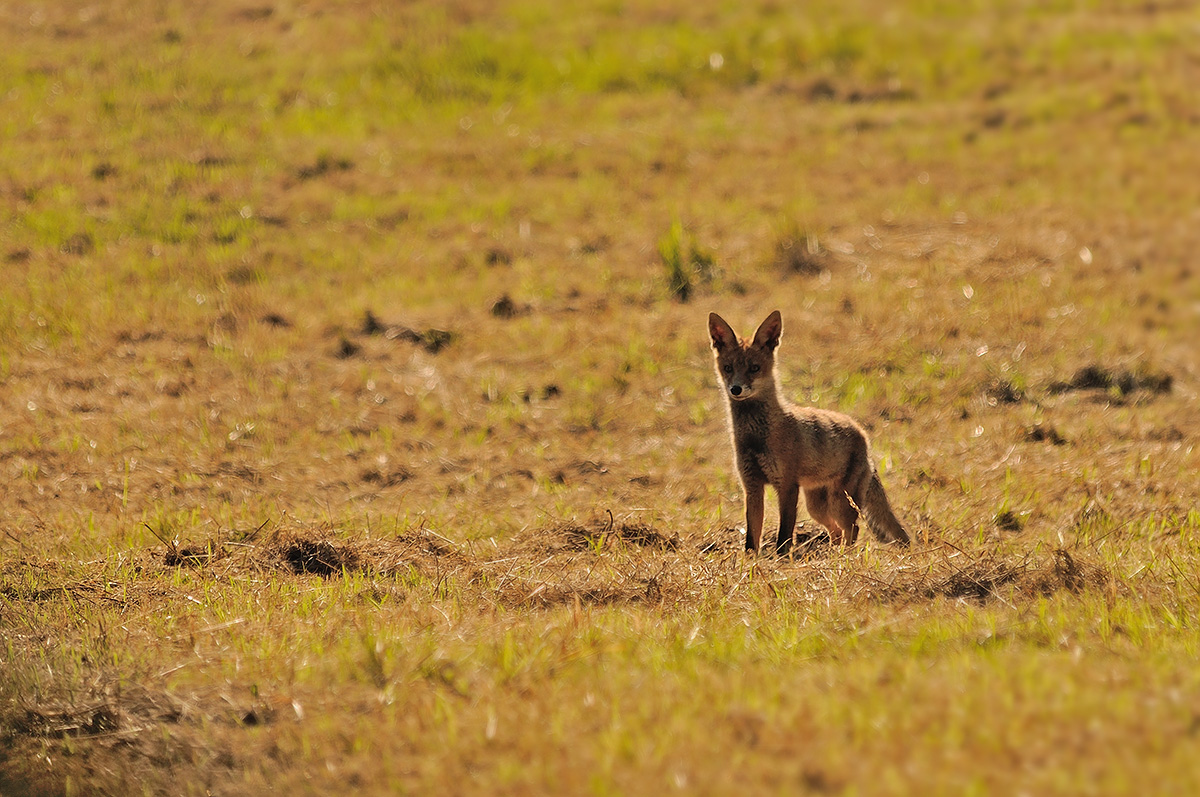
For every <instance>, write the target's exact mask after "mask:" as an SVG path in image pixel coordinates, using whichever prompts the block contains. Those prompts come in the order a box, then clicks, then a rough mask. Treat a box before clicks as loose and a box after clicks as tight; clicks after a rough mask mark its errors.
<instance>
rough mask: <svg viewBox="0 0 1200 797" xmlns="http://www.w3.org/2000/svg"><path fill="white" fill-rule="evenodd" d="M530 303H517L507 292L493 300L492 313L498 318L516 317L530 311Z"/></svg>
mask: <svg viewBox="0 0 1200 797" xmlns="http://www.w3.org/2000/svg"><path fill="white" fill-rule="evenodd" d="M529 309H530V308H529V305H527V304H517V302H516V301H515V300H513V298H512V297H511V296H509V295H508V294H507V293H506V294H504V295H503V296H501V297H500V298H499V299H497V300H496V301H494V302H492V315H494V316H495V317H496V318H516V317H517V316H519V315H524V314H525V313H528V312H529Z"/></svg>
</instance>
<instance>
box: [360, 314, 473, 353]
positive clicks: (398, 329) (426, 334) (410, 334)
mask: <svg viewBox="0 0 1200 797" xmlns="http://www.w3.org/2000/svg"><path fill="white" fill-rule="evenodd" d="M359 332H361V333H362V334H363V335H382V336H383V337H384V338H387V339H388V340H399V341H402V342H404V343H413V344H416V345H418V346H421V347H422V348H424V349H425V350H426V351H428V352H429V353H430V354H437V353H438V352H440V351H441V350H442V349H444V348H446V347H447V346H449V345H450V344H451V343H453V342H454V341H456V340H458V333H456V332H452V331H450V330H447V329H436V328H434V327H430V328H429V329H413V328H412V327H408V326H405V325H403V324H388V323H386V322H384V321H383V320H382V319H380V318H379V317H378V316H377V315H375V313H374V312H372V311H371V310H367V311H366V312H365V313H364V314H363V320H362V324H361V325H360V326H359Z"/></svg>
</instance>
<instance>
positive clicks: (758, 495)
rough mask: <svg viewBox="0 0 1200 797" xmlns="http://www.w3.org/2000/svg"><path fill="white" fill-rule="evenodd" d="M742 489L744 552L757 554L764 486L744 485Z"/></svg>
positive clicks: (760, 534) (760, 536)
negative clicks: (744, 503) (744, 532)
mask: <svg viewBox="0 0 1200 797" xmlns="http://www.w3.org/2000/svg"><path fill="white" fill-rule="evenodd" d="M742 488H743V490H744V491H745V493H746V550H747V551H754V552H755V553H757V552H758V544H759V542H761V541H762V528H763V492H764V491H765V485H762V484H754V483H744V484H743V485H742Z"/></svg>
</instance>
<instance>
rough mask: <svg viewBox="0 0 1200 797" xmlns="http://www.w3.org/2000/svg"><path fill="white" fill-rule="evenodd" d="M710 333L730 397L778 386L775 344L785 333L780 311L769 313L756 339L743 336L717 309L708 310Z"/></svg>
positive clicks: (752, 394)
mask: <svg viewBox="0 0 1200 797" xmlns="http://www.w3.org/2000/svg"><path fill="white" fill-rule="evenodd" d="M708 334H709V335H710V336H711V337H712V346H713V352H714V353H715V354H716V359H717V375H718V376H720V377H721V382H722V384H724V385H725V390H726V391H728V393H729V398H730V399H732V400H734V401H744V400H745V399H748V398H753V397H755V396H759V395H761V394H762V393H763V391H764V390H766V391H769V390H773V389H774V387H775V347H776V346H778V345H779V336H780V335H781V334H783V318H782V317H781V316H780V315H779V311H778V310H776V311H775V312H773V313H771V314H770V315H769V316H767V320H766V321H763V322H762V324H760V325H759V327H758V331H757V332H755V333H754V338H753V339H752V340H748V341H746V340H739V339H738V336H737V335H736V334H735V333H734V331H733V327H731V326H729V324H727V323H725V319H724V318H721V316H719V315H717V314H716V313H709V314H708Z"/></svg>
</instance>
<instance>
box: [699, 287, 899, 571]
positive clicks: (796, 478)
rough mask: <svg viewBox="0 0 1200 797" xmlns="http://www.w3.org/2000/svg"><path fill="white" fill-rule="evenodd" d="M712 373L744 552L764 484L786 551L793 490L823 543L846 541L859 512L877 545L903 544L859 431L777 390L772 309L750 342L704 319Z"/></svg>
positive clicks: (758, 527) (844, 418) (754, 533)
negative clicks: (728, 442) (772, 497)
mask: <svg viewBox="0 0 1200 797" xmlns="http://www.w3.org/2000/svg"><path fill="white" fill-rule="evenodd" d="M708 331H709V335H710V336H711V337H712V345H713V350H714V352H715V354H716V364H717V375H718V376H719V377H720V378H721V383H722V385H724V387H725V396H726V398H727V399H729V418H730V425H731V427H732V431H733V451H734V456H735V459H736V461H737V469H738V475H739V476H740V477H741V480H742V487H743V489H744V491H745V497H746V549H747V550H750V551H757V550H758V549H759V544H760V543H761V541H762V527H763V494H764V491H765V488H766V485H768V484H769V485H771V486H772V487H773V488H774V489H775V492H776V494H777V496H778V498H779V535H778V537H777V538H776V541H775V548H776V550H777V551H778V552H779V553H780V554H786V553H787V552H788V550H789V549H790V548H791V547H792V541H793V536H794V534H795V527H796V511H797V507H798V505H799V500H800V491H801V490H803V491H804V501H805V504H806V506H807V507H808V513H809V515H811V516H812V518H813V520H815V521H817V522H818V523H820V524H821V525H822V526H824V527H825V528H827V529H828V530H829V536H830V539H831V540H832V541H833V542H835V543H838V544H851V543H853V542H854V541H855V539H856V538H857V537H858V515H859V510H862V512H863V514H864V515H865V516H866V521H867V526H868V527H869V528H870V529H871V531H872V532H873V533H874V534H875V536H876V537H878V538H879V539H880V540H882V541H884V542H898V543H900V544H902V545H907V544H908V541H909V539H908V533H907V532H905V530H904V527H903V526H901V525H900V521H898V520H897V519H896V515H895V514H894V513H893V512H892V507H891V505H890V504H889V503H888V499H887V494H886V493H885V492H884V491H883V484H882V483H880V481H879V475H878V474H877V473H876V472H875V466H874V465H873V464H872V463H871V457H870V453H869V449H868V441H867V433H866V432H865V431H863V429H862V427H861V426H859V425H858V424H857V423H855V421H854V419H853V418H851V417H850V416H848V415H843V414H842V413H840V412H832V411H830V410H822V409H816V408H814V407H797V406H796V405H794V404H792V403H791V402H789V401H788V400H787V399H785V398H783V397H782V396H781V395H780V393H781V389H780V386H779V376H778V374H777V373H776V371H775V348H776V347H777V346H778V345H779V338H780V335H781V334H782V333H783V320H782V318H781V317H780V315H779V311H778V310H776V311H775V312H773V313H771V315H769V316H767V319H766V320H765V321H763V322H762V325H760V326H759V328H758V331H757V332H755V333H754V338H753V339H752V340H748V341H747V340H740V339H739V338H738V337H737V335H736V334H735V333H734V331H733V328H732V327H730V326H729V324H727V323H726V322H725V320H724V319H723V318H721V317H720V316H719V315H717V314H716V313H711V314H709V316H708Z"/></svg>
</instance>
